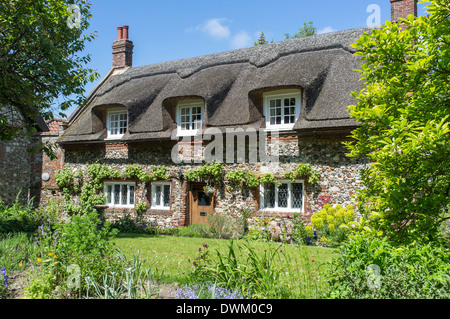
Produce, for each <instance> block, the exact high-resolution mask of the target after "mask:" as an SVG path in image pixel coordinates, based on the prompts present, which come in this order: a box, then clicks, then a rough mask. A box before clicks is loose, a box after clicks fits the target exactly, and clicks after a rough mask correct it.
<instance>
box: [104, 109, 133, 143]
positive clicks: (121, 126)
mask: <svg viewBox="0 0 450 319" xmlns="http://www.w3.org/2000/svg"><path fill="white" fill-rule="evenodd" d="M106 128H107V130H108V139H118V138H121V137H122V136H123V135H124V134H125V132H126V131H127V128H128V113H127V111H126V110H123V109H121V110H109V111H108V112H107V120H106Z"/></svg>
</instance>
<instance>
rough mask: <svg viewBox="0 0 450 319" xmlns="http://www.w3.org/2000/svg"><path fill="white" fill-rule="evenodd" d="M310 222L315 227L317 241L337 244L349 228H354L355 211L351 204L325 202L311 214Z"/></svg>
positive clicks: (331, 244)
mask: <svg viewBox="0 0 450 319" xmlns="http://www.w3.org/2000/svg"><path fill="white" fill-rule="evenodd" d="M311 224H312V226H313V227H314V228H315V229H316V231H317V233H318V234H317V235H318V237H319V241H321V242H322V243H329V244H330V246H338V245H339V244H340V243H341V242H343V241H344V240H345V239H346V238H347V235H348V230H349V229H350V228H355V225H356V224H355V211H354V210H353V206H352V205H347V207H346V208H344V207H342V206H341V205H336V207H333V206H331V205H330V204H325V205H324V206H323V208H322V209H321V210H320V211H319V212H318V213H315V214H313V215H312V216H311Z"/></svg>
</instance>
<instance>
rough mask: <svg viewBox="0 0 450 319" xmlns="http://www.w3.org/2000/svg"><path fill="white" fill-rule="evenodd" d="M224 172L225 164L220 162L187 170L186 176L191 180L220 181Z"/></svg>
mask: <svg viewBox="0 0 450 319" xmlns="http://www.w3.org/2000/svg"><path fill="white" fill-rule="evenodd" d="M222 174H223V166H222V164H221V163H219V162H214V163H210V164H205V165H203V166H202V167H200V168H198V169H193V170H189V171H187V172H186V173H185V174H184V176H185V177H186V180H188V181H189V182H196V181H201V180H208V181H209V180H213V181H220V180H221V178H222Z"/></svg>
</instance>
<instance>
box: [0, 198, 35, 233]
mask: <svg viewBox="0 0 450 319" xmlns="http://www.w3.org/2000/svg"><path fill="white" fill-rule="evenodd" d="M38 226H39V221H37V215H36V211H35V209H34V208H33V207H32V206H31V204H30V203H29V204H28V205H23V204H20V203H19V202H18V200H16V201H15V202H14V204H12V205H10V206H7V205H5V204H4V203H3V202H2V201H0V233H10V232H34V231H35V230H36V229H37V228H38Z"/></svg>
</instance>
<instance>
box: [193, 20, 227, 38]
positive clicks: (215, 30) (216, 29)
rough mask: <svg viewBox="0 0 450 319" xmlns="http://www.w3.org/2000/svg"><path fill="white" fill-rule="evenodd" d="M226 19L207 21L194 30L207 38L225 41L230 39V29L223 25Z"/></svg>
mask: <svg viewBox="0 0 450 319" xmlns="http://www.w3.org/2000/svg"><path fill="white" fill-rule="evenodd" d="M226 21H227V20H226V19H223V18H214V19H209V20H207V21H206V22H205V23H204V24H201V25H199V26H197V27H196V28H195V29H197V30H200V31H202V32H205V33H206V34H208V35H209V36H211V37H213V38H216V39H227V38H229V37H230V35H231V32H230V28H229V27H228V26H226V25H225V24H224V22H226Z"/></svg>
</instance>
